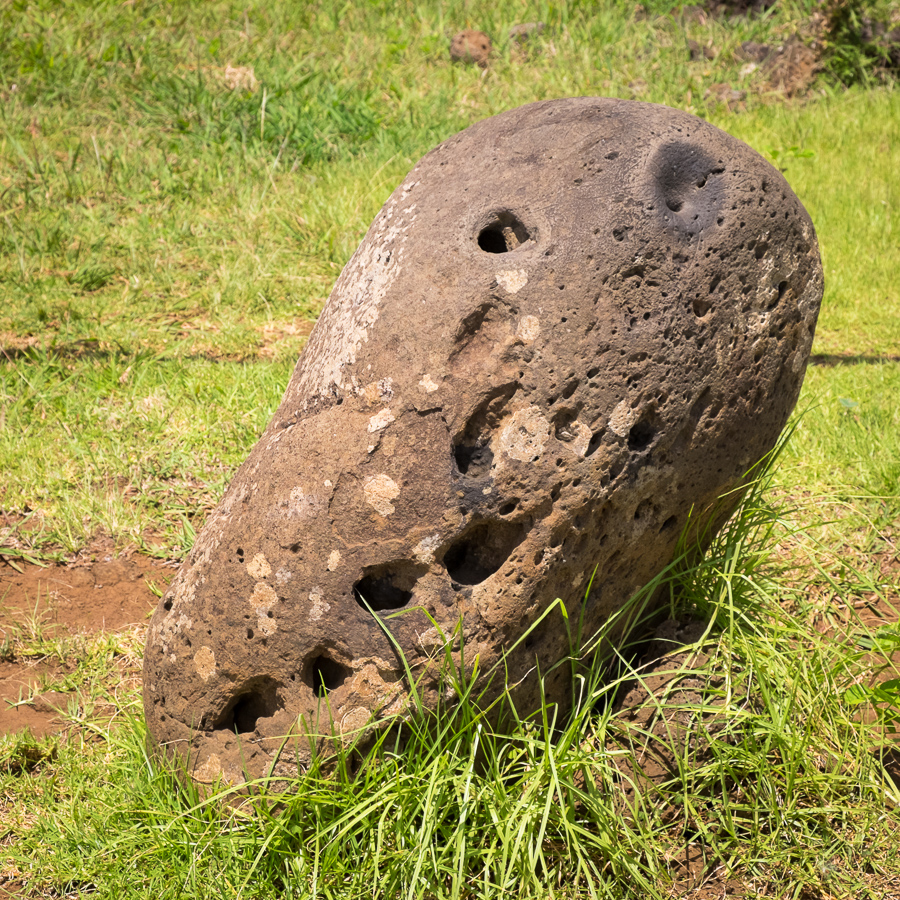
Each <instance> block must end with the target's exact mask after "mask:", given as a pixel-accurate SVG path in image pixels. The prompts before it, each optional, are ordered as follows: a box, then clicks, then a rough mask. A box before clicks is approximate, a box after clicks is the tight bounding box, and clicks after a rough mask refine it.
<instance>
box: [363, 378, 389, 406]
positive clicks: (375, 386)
mask: <svg viewBox="0 0 900 900" xmlns="http://www.w3.org/2000/svg"><path fill="white" fill-rule="evenodd" d="M363 397H365V400H366V403H368V404H369V406H374V405H375V404H376V403H390V402H391V400H393V399H394V379H393V378H382V379H381V380H380V381H373V382H371V383H370V384H367V385H366V386H365V388H363Z"/></svg>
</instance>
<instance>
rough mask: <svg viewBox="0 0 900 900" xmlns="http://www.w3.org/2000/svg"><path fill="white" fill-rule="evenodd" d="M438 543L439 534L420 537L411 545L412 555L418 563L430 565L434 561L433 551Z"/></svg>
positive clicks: (439, 539)
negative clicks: (420, 538) (419, 539)
mask: <svg viewBox="0 0 900 900" xmlns="http://www.w3.org/2000/svg"><path fill="white" fill-rule="evenodd" d="M440 543H441V536H440V535H439V534H430V535H428V537H425V538H422V540H421V541H419V543H418V544H416V546H415V547H413V556H415V558H416V559H417V560H418V561H419V562H420V563H424V564H425V565H430V564H431V563H433V562H434V551H435V550H436V549H437V548H438V545H439V544H440Z"/></svg>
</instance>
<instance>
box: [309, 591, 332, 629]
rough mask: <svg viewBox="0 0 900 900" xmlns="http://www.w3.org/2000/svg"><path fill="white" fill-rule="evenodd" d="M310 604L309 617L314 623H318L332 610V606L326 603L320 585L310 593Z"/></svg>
mask: <svg viewBox="0 0 900 900" xmlns="http://www.w3.org/2000/svg"><path fill="white" fill-rule="evenodd" d="M309 603H310V607H309V617H310V619H312V620H313V622H318V621H319V619H321V618H322V616H324V615H325V613H327V612H328V610H330V609H331V605H330V604H328V603H326V602H325V595H324V594H323V593H322V588H320V587H319V586H318V585H316V586H315V587H313V589H312V590H311V591H310V592H309Z"/></svg>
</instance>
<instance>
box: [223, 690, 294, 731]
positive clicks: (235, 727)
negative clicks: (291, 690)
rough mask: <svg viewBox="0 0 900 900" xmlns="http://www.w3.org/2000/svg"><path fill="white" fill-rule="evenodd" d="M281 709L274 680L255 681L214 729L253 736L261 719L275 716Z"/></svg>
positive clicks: (242, 692) (237, 698) (229, 707)
mask: <svg viewBox="0 0 900 900" xmlns="http://www.w3.org/2000/svg"><path fill="white" fill-rule="evenodd" d="M278 708H279V702H278V684H277V683H276V682H275V680H274V679H272V678H268V677H263V678H258V679H253V680H252V681H250V682H249V683H248V684H246V685H245V686H244V688H243V689H242V690H241V691H240V693H238V695H237V697H235V698H234V700H232V702H231V703H230V704H229V705H228V706H227V707H226V708H225V711H224V712H223V713H222V714H221V715H220V716H219V718H218V721H217V722H216V724H215V726H214V728H215V729H216V730H217V731H234V732H237V733H238V734H251V733H252V732H254V731H256V725H257V723H258V722H259V720H260V719H267V718H268V717H269V716H273V715H274V714H275V713H276V712H277V711H278Z"/></svg>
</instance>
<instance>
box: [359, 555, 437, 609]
mask: <svg viewBox="0 0 900 900" xmlns="http://www.w3.org/2000/svg"><path fill="white" fill-rule="evenodd" d="M427 570H428V567H427V566H423V565H417V564H416V563H412V562H409V561H407V560H398V561H397V562H392V563H387V564H385V565H381V566H375V567H373V568H371V569H367V570H364V572H363V577H362V578H360V580H359V581H357V582H356V584H355V585H353V596H354V597H355V598H356V602H357V603H358V604H359V605H360V606H362V607H363V608H365V607H366V605H367V604H368V606H369V607H370V608H371V609H373V610H374V611H375V612H382V611H383V610H386V609H400V607H401V606H406V604H407V603H409V601H410V600H412V595H413V588H415V586H416V582H417V581H418V580H419V579H420V578H421V577H422V575H424V574H425V572H426V571H427Z"/></svg>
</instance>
